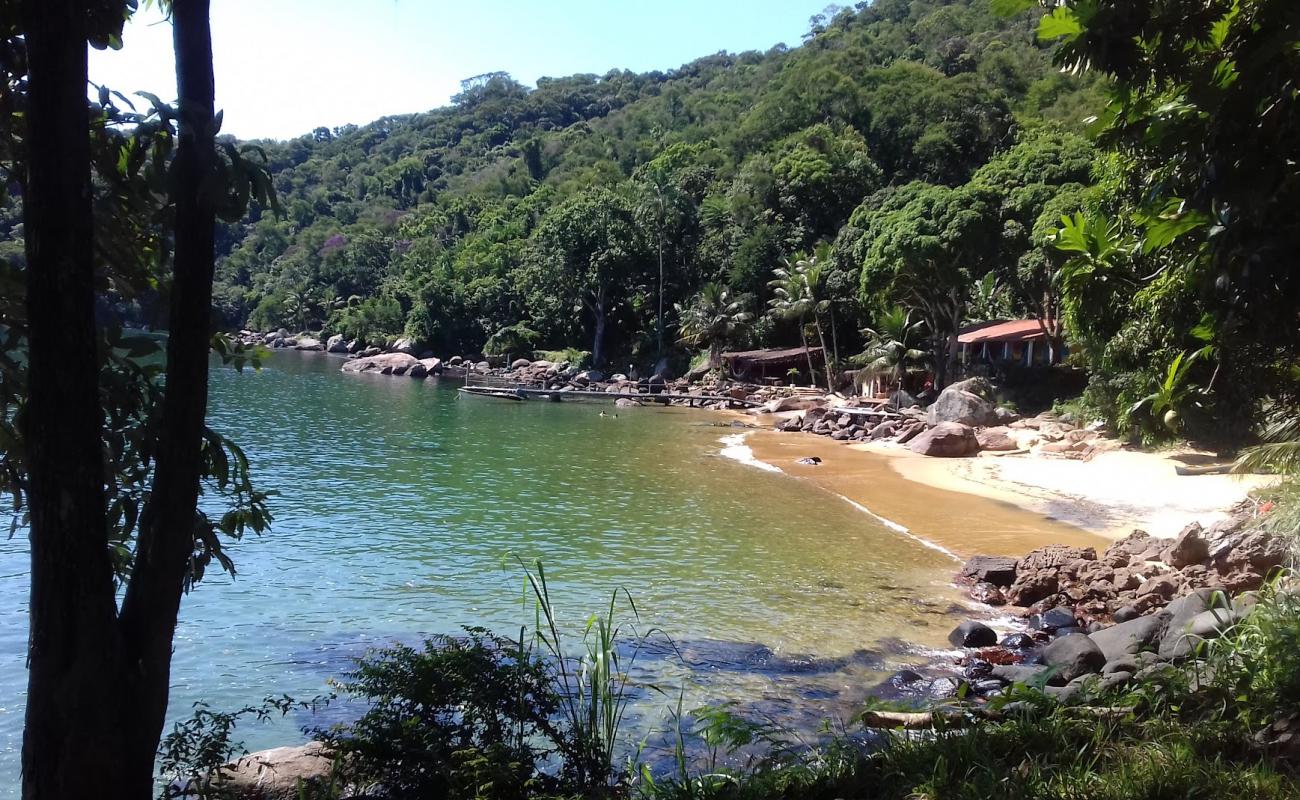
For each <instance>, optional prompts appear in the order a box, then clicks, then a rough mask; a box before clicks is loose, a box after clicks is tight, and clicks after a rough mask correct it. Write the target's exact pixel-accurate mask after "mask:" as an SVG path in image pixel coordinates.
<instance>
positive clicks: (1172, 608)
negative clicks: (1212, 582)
mask: <svg viewBox="0 0 1300 800" xmlns="http://www.w3.org/2000/svg"><path fill="white" fill-rule="evenodd" d="M1211 610H1213V612H1214V613H1213V614H1211V615H1210V617H1211V618H1213V619H1216V620H1221V621H1222V627H1225V628H1226V627H1227V626H1228V625H1229V624H1231V621H1233V620H1234V616H1235V612H1234V611H1233V609H1232V604H1231V603H1230V602H1228V599H1227V596H1226V595H1225V594H1224V593H1223V591H1222V590H1221V589H1197V590H1196V591H1194V592H1192V593H1191V594H1189V595H1186V596H1184V597H1180V598H1178V599H1177V600H1174V601H1173V602H1171V603H1170V604H1169V605H1168V606H1167V607H1166V608H1165V611H1166V612H1168V614H1169V625H1168V627H1167V628H1165V632H1164V634H1163V635H1162V636H1161V638H1160V649H1159V651H1158V652H1159V653H1160V658H1162V659H1164V660H1165V661H1177V660H1180V659H1184V658H1187V657H1188V656H1191V655H1192V654H1193V653H1194V652H1195V651H1196V649H1197V647H1198V646H1199V645H1200V643H1201V642H1202V641H1203V640H1204V639H1207V638H1212V637H1211V636H1206V635H1205V634H1206V633H1207V632H1209V631H1210V630H1215V629H1217V628H1218V627H1219V624H1220V623H1218V622H1215V623H1214V625H1212V626H1209V625H1207V624H1206V619H1207V618H1206V617H1202V616H1201V615H1202V614H1204V613H1205V612H1207V611H1211Z"/></svg>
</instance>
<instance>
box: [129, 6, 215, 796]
mask: <svg viewBox="0 0 1300 800" xmlns="http://www.w3.org/2000/svg"><path fill="white" fill-rule="evenodd" d="M172 29H173V39H174V43H175V50H176V86H177V90H178V92H179V95H180V120H179V137H178V140H177V150H176V165H175V170H176V197H175V201H176V243H175V248H176V250H175V266H174V279H173V282H172V292H171V325H170V328H169V335H168V339H167V389H166V394H165V395H164V398H163V407H162V417H161V420H160V424H159V436H158V443H157V456H156V462H155V464H156V466H155V470H154V484H153V491H152V500H151V503H150V509H151V512H152V513H151V514H150V517H149V519H148V520H145V521H144V524H142V526H141V532H140V539H139V543H138V545H137V547H136V561H135V568H134V570H133V571H132V573H131V581H130V584H129V585H128V587H127V592H126V597H125V599H124V600H123V603H122V615H121V625H122V631H123V635H124V637H125V640H126V642H127V645H128V646H129V647H130V649H131V652H132V654H133V656H134V657H135V659H136V662H135V663H136V668H137V670H138V680H139V684H140V694H139V697H138V703H139V706H138V710H137V715H138V718H137V725H136V730H135V732H134V736H133V737H132V741H131V748H132V753H131V760H132V764H133V765H135V767H136V770H137V772H136V773H135V774H134V775H133V778H134V782H135V785H136V786H137V787H139V790H140V791H144V792H147V791H149V790H150V789H151V787H152V776H153V759H154V754H155V752H156V750H157V748H158V739H159V737H160V736H161V735H162V726H163V721H164V719H165V717H166V713H167V698H168V690H169V688H170V684H171V652H172V635H173V634H174V633H175V630H176V615H177V612H178V611H179V610H180V603H181V595H182V594H183V592H184V589H185V581H186V577H187V575H188V568H189V559H190V556H191V554H192V553H193V551H194V530H195V528H194V526H195V509H196V507H197V504H198V496H199V477H200V474H201V471H202V443H203V428H204V418H205V416H206V415H207V407H208V348H209V342H210V339H211V335H212V332H211V320H212V312H211V309H212V277H213V264H214V259H215V250H214V244H213V243H214V237H215V229H216V208H215V204H214V198H213V193H212V192H210V191H205V186H207V185H211V183H212V181H214V180H215V179H216V177H217V153H216V144H215V135H216V130H215V113H214V105H215V101H214V98H215V88H214V79H213V74H212V36H211V29H210V26H209V21H208V0H176V1H175V2H174V3H173V4H172ZM139 796H142V797H143V796H145V795H139Z"/></svg>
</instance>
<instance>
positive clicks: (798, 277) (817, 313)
mask: <svg viewBox="0 0 1300 800" xmlns="http://www.w3.org/2000/svg"><path fill="white" fill-rule="evenodd" d="M782 263H783V264H784V265H785V266H782V267H777V268H776V269H775V270H773V271H772V274H774V275H775V276H776V277H775V278H774V279H773V280H770V281H768V283H767V285H768V286H770V287H772V290H773V294H774V295H775V296H774V297H773V298H772V299H771V300H769V301H768V306H769V307H770V308H771V312H770V313H771V314H772V316H774V317H776V318H777V319H784V320H796V321H797V323H798V325H799V338H800V340H802V342H803V347H804V353H805V354H806V355H807V356H808V375H809V377H811V378H813V379H814V380H815V379H816V371H815V370H814V368H813V361H812V352H811V351H809V350H808V333H807V331H806V330H805V329H804V320H805V319H807V318H808V316H809V315H811V316H812V320H813V327H814V328H816V330H817V339H818V341H820V342H821V348H822V359H823V360H824V361H825V363H826V364H827V369H826V370H825V372H826V390H827V391H829V392H833V391H835V389H834V387H833V386H832V384H831V370H830V368H829V364H830V354H829V352H828V351H827V349H826V337H825V335H823V334H822V323H821V312H822V311H824V310H825V309H826V307H827V305H828V301H825V300H820V299H819V295H820V293H821V291H822V285H823V283H824V281H823V280H822V277H823V274H824V267H823V265H822V264H819V263H817V258H816V257H815V256H814V257H812V258H800V259H798V260H797V261H796V262H795V264H794V266H791V265H790V262H789V261H783V262H782Z"/></svg>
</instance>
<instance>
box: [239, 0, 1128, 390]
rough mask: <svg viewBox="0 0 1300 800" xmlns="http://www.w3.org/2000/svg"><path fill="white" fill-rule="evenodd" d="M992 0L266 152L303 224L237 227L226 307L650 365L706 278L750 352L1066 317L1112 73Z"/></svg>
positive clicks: (837, 346) (866, 10)
mask: <svg viewBox="0 0 1300 800" xmlns="http://www.w3.org/2000/svg"><path fill="white" fill-rule="evenodd" d="M989 6H990V4H989V2H988V0H950V1H947V2H945V1H944V0H877V2H874V3H870V4H867V3H863V4H860V5H859V6H858V8H857V9H856V10H854V9H845V10H842V11H839V12H838V13H835V14H834V15H833V16H829V17H827V16H823V17H821V18H815V19H814V20H813V25H812V28H811V30H810V32H809V33H808V35H806V36H805V41H804V43H803V44H802V45H801V46H799V47H795V48H786V47H784V46H777V47H774V48H773V49H771V50H769V51H768V52H765V53H758V52H749V53H741V54H736V55H732V54H726V53H719V54H717V55H713V56H707V57H704V58H701V59H699V60H697V61H694V62H692V63H690V64H687V65H684V66H683V67H681V68H680V69H676V70H672V71H669V72H663V73H660V72H652V73H646V74H639V75H638V74H632V73H629V72H618V71H613V72H610V73H608V74H606V75H603V76H597V75H575V76H570V77H565V78H554V79H551V78H547V79H542V80H539V81H538V85H537V87H536V88H535V89H528V88H526V87H524V86H522V85H521V84H519V83H518V82H516V81H515V80H513V79H512V78H511V77H510V76H508V75H505V74H489V75H483V76H478V77H476V78H473V79H471V80H467V81H465V83H464V89H463V91H462V92H461V93H460V94H459V95H457V96H456V97H455V98H454V101H453V103H452V104H451V105H449V106H447V107H445V108H440V109H436V110H433V111H429V112H426V113H418V114H411V115H409V116H401V117H390V118H385V119H381V120H378V121H376V122H373V123H371V124H369V125H365V126H363V127H353V126H349V127H347V128H341V129H336V130H327V129H325V128H319V129H317V130H316V131H314V132H313V133H311V134H309V135H306V136H303V137H301V138H299V139H295V140H292V141H288V142H263V143H260V144H261V145H262V146H263V147H264V148H265V150H266V153H267V156H268V158H269V160H270V163H271V168H272V173H273V175H274V178H275V186H276V189H277V191H278V195H279V202H280V204H281V205H282V207H283V210H284V213H283V215H282V216H276V215H273V214H272V213H271V212H270V211H269V210H268V209H264V208H254V210H253V211H251V212H250V213H249V215H248V216H247V217H246V218H245V219H244V220H243V221H242V222H240V223H238V224H234V225H231V226H229V227H227V228H226V229H225V231H224V235H223V238H222V241H221V243H220V246H221V248H222V250H223V252H224V253H225V255H224V258H223V259H222V261H221V263H220V266H219V275H218V287H217V298H218V299H217V303H218V306H219V308H220V311H221V313H222V314H223V315H224V317H225V322H226V324H228V325H229V326H232V327H235V326H243V325H249V326H252V327H255V328H259V329H274V328H278V327H281V326H285V327H288V328H292V329H298V330H301V329H311V330H316V329H319V328H324V329H326V330H327V331H328V332H330V333H336V332H338V333H343V334H344V335H346V336H348V337H349V338H351V337H359V338H361V339H364V340H366V341H370V342H380V343H382V340H385V339H392V338H395V337H398V336H407V337H410V338H412V339H414V340H417V342H418V343H419V344H420V346H421V347H427V348H429V349H432V350H434V351H436V352H438V353H440V354H452V353H458V352H474V351H484V350H486V351H487V352H505V351H511V352H521V351H523V350H527V349H532V348H535V347H536V348H542V347H547V348H558V347H562V346H574V347H580V348H582V349H584V350H590V351H593V353H594V356H595V359H596V360H597V361H598V362H599V361H601V360H604V361H610V360H613V359H614V358H615V357H617V358H618V359H620V360H619V361H618V362H617V363H627V361H629V360H634V361H637V362H638V363H643V364H649V363H653V362H654V361H655V359H656V357H657V356H658V354H659V350H660V346H659V337H660V335H662V337H663V342H664V347H665V349H674V348H675V349H676V351H677V353H678V354H679V356H680V355H681V354H682V352H683V351H682V350H681V348H680V346H679V345H677V344H676V342H677V340H678V338H679V331H678V320H679V317H680V316H681V315H682V314H685V315H687V316H690V315H691V314H692V303H693V302H695V303H696V307H695V308H694V311H696V312H700V313H703V314H705V315H706V316H707V314H708V313H709V311H710V306H709V302H710V298H712V299H713V301H716V299H717V297H718V292H717V291H716V288H717V287H710V290H711V291H706V292H704V293H703V294H702V295H700V297H699V298H697V297H696V296H697V293H699V292H700V290H701V288H702V287H704V286H705V284H709V283H714V284H717V285H721V286H725V287H726V288H727V290H728V295H726V297H727V298H728V299H729V300H738V301H739V306H737V307H738V308H743V309H745V310H746V311H747V312H749V313H750V314H751V315H752V317H753V320H754V324H753V325H752V326H745V330H744V332H743V336H742V337H741V338H744V339H746V341H736V342H733V343H734V344H748V343H752V344H785V343H797V342H798V341H799V340H800V330H799V326H800V324H801V323H805V322H811V321H813V320H814V319H815V320H816V321H818V322H820V323H821V325H822V327H823V328H824V336H825V338H826V340H827V345H828V348H829V349H831V350H832V351H834V352H836V353H838V355H839V357H840V358H841V359H842V360H844V359H847V357H848V356H850V355H852V354H854V353H857V352H858V351H859V350H861V346H860V345H861V335H860V333H859V331H860V329H862V328H864V327H867V326H869V325H871V324H873V322H874V321H875V317H876V315H877V314H879V313H880V312H882V311H883V310H885V309H887V308H889V307H891V306H893V305H895V304H898V303H902V304H903V305H904V306H906V307H908V308H911V309H913V310H914V314H915V316H916V317H917V318H918V319H922V318H923V319H924V320H925V321H926V322H927V323H928V335H929V336H930V338H931V340H932V342H933V349H934V350H935V351H936V352H935V355H936V357H937V359H938V360H940V361H942V360H943V359H944V358H945V357H946V356H947V355H948V353H947V342H948V339H949V334H951V332H952V331H953V330H954V328H955V326H956V325H958V324H960V323H961V322H962V321H964V320H968V319H986V318H990V317H992V316H1000V315H1009V314H1016V315H1029V316H1039V317H1042V318H1044V319H1053V318H1055V317H1056V316H1057V312H1056V299H1055V288H1054V283H1053V281H1052V279H1051V278H1052V272H1053V270H1054V269H1055V268H1056V267H1057V266H1059V262H1060V258H1058V256H1057V255H1055V252H1056V251H1055V250H1052V249H1051V248H1050V246H1049V244H1048V242H1047V238H1048V235H1049V234H1050V232H1051V231H1052V230H1053V229H1054V228H1055V226H1056V225H1057V224H1058V223H1059V221H1060V218H1061V216H1062V215H1063V214H1066V213H1071V212H1074V211H1077V210H1079V209H1080V208H1082V207H1083V206H1084V205H1085V203H1086V202H1087V193H1086V192H1085V190H1084V186H1085V185H1088V184H1091V183H1092V182H1093V178H1094V173H1095V172H1096V170H1097V166H1096V165H1095V163H1094V162H1095V161H1096V157H1095V154H1094V151H1093V148H1092V145H1091V144H1090V143H1089V142H1088V141H1087V140H1086V139H1085V138H1084V137H1083V136H1082V133H1083V130H1082V126H1083V120H1084V119H1085V118H1086V117H1088V116H1090V115H1093V114H1096V113H1097V112H1098V111H1099V110H1100V109H1101V107H1102V105H1103V100H1102V85H1101V84H1099V83H1098V82H1099V81H1100V80H1102V79H1101V78H1098V77H1096V76H1091V75H1090V76H1084V77H1076V76H1073V75H1069V74H1065V73H1063V72H1061V71H1060V70H1059V69H1057V68H1056V67H1053V66H1052V63H1051V53H1050V52H1049V50H1048V49H1046V46H1045V45H1042V44H1040V43H1039V42H1038V40H1037V38H1036V31H1037V29H1038V19H1039V17H1040V16H1041V12H1040V11H1036V10H1035V11H1029V12H1027V13H1024V14H1021V15H1020V16H1017V17H1013V18H1003V17H999V16H997V15H995V14H994V13H993V12H992V10H991V9H990V7H989ZM819 246H821V249H820V251H819V250H818V248H819ZM801 259H802V260H803V267H804V268H807V267H814V268H815V269H813V270H812V273H814V274H813V277H815V279H816V280H815V281H814V285H813V286H812V287H811V290H812V294H813V296H812V297H810V298H808V299H809V300H810V301H811V302H810V303H809V304H808V305H807V306H805V307H800V306H798V305H797V303H796V305H795V307H794V308H791V307H789V301H790V298H788V297H786V298H785V300H784V302H785V303H786V307H785V308H781V306H782V303H783V300H782V297H783V295H782V293H780V292H778V291H776V289H774V288H773V287H769V281H771V280H772V279H773V277H774V275H773V270H774V269H776V268H778V267H781V266H782V264H783V262H788V264H790V265H794V264H795V263H796V262H798V261H800V260H801ZM801 269H802V268H801ZM661 270H662V271H661ZM661 274H662V293H663V296H662V298H661V297H660V291H659V290H660V276H661ZM774 299H775V301H776V302H775V304H773V303H772V301H773V300H774ZM795 300H796V301H797V300H798V298H795ZM661 303H662V308H663V311H664V317H665V322H664V329H665V330H664V331H663V332H662V334H660V332H659V329H658V325H657V320H658V317H659V311H660V308H661ZM701 304H702V305H703V307H702V308H701V307H700V306H701ZM679 305H680V306H681V307H682V310H681V311H680V312H679V311H675V310H674V307H675V306H679ZM773 305H775V306H776V308H775V310H776V311H778V312H784V313H776V314H769V313H766V312H768V311H769V310H770V309H772V307H773ZM698 316H699V313H697V314H696V317H697V318H698Z"/></svg>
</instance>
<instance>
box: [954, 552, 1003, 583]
mask: <svg viewBox="0 0 1300 800" xmlns="http://www.w3.org/2000/svg"><path fill="white" fill-rule="evenodd" d="M961 577H963V578H965V579H966V580H972V581H976V582H978V583H991V584H993V585H994V586H1001V587H1006V586H1010V585H1011V584H1013V583H1015V582H1016V560H1015V559H1014V558H1010V557H1008V556H983V555H980V556H971V558H970V560H969V561H967V562H966V564H965V566H963V567H962V568H961Z"/></svg>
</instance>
